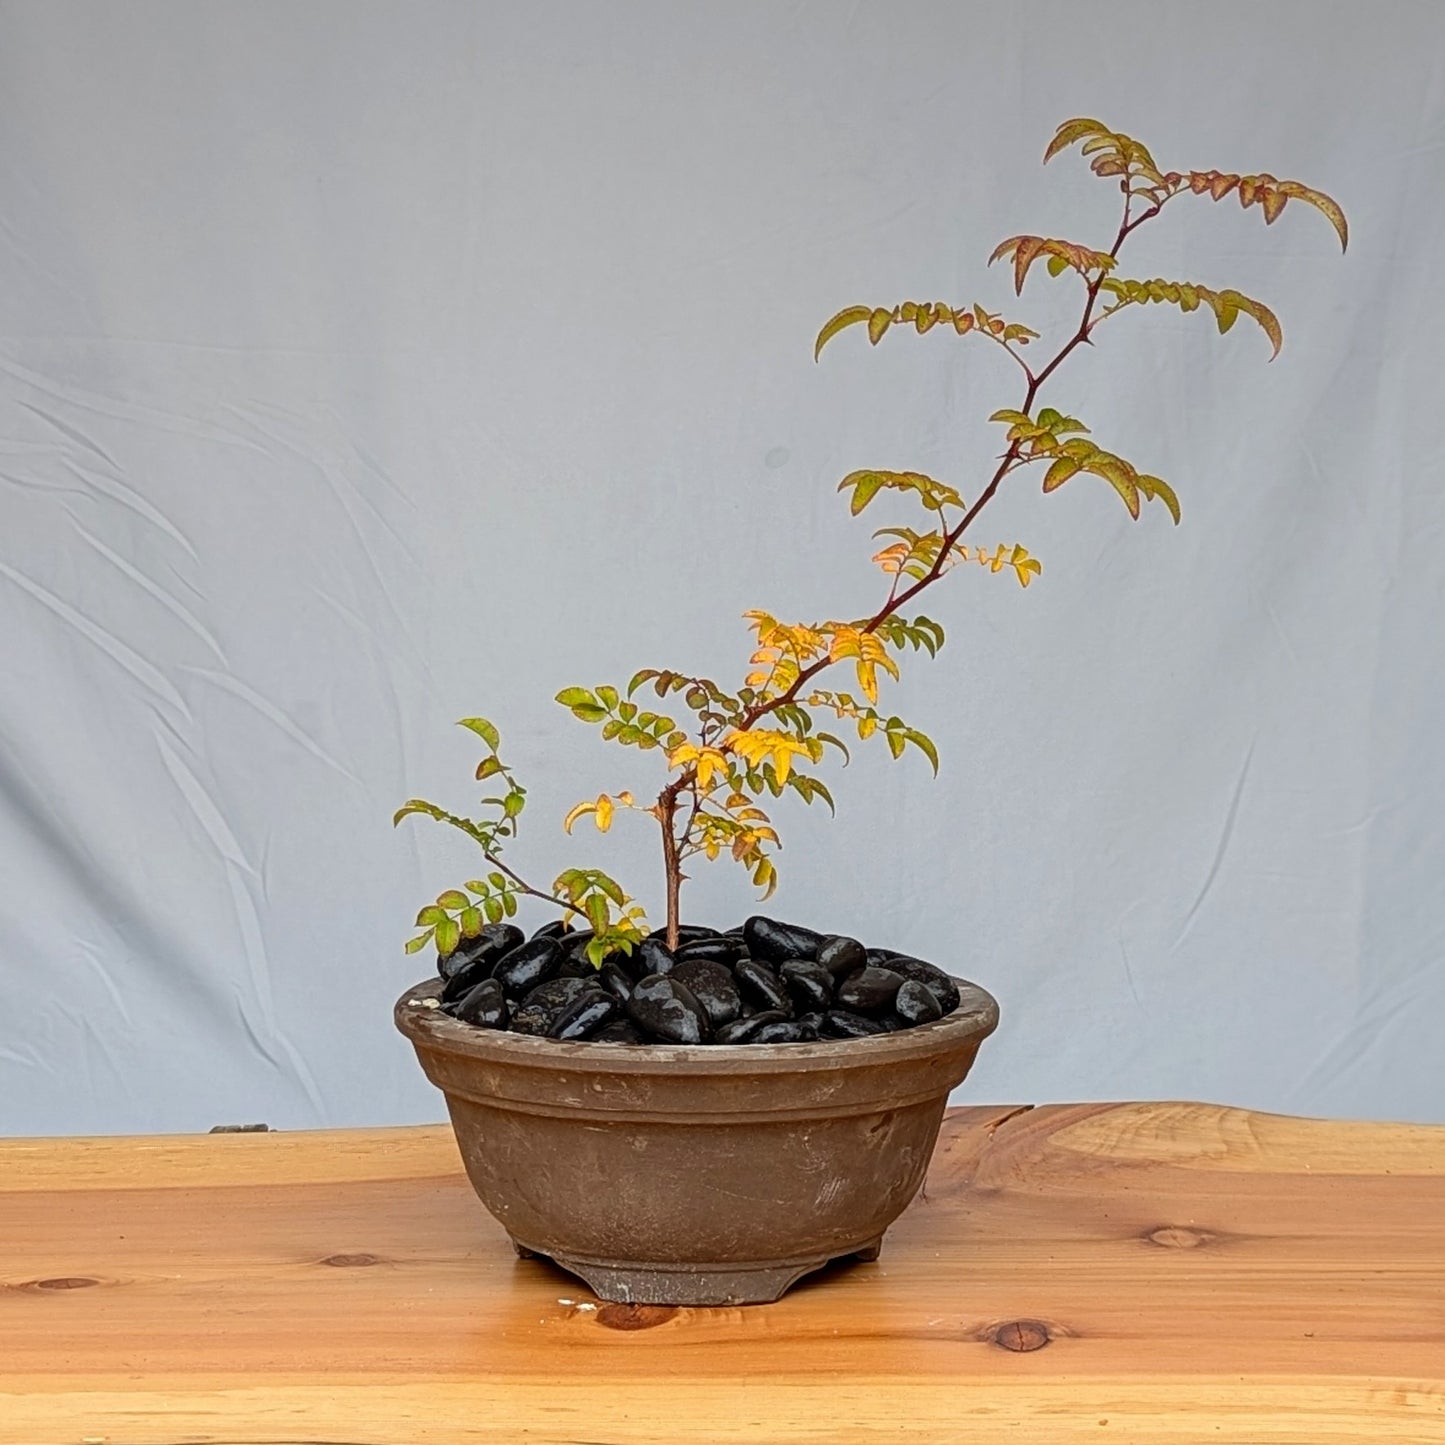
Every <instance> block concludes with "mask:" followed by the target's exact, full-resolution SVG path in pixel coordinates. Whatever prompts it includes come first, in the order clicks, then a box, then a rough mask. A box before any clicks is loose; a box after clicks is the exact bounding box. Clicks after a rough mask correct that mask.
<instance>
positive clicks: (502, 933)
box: [437, 923, 522, 979]
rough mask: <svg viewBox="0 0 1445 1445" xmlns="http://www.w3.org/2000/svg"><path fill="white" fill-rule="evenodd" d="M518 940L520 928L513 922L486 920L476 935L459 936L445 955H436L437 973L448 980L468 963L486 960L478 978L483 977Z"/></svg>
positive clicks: (519, 938)
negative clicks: (459, 939)
mask: <svg viewBox="0 0 1445 1445" xmlns="http://www.w3.org/2000/svg"><path fill="white" fill-rule="evenodd" d="M521 942H522V930H521V929H520V928H517V927H516V926H515V925H514V924H511V923H485V924H483V925H482V931H481V932H480V933H478V934H477V935H476V936H475V937H472V938H464V939H462V941H461V942H460V943H458V944H457V946H456V947H455V948H454V949H453V950H452V951H451V952H450V953H449V954H447V955H446V956H445V957H441V956H438V958H437V973H438V974H440V976H441V977H442V978H443V979H450V978H452V977H453V975H455V974H457V973H458V972H460V971H461V970H462V969H463V968H465V967H466V966H467V965H469V964H473V963H476V962H477V960H479V959H480V960H484V961H485V962H486V964H487V967H486V970H485V972H483V973H481V974H480V975H479V977H480V978H485V977H487V976H488V974H490V972H491V966H492V964H494V963H496V961H497V960H498V959H499V958H500V957H501V956H502V955H503V954H504V953H510V952H511V951H512V949H514V948H515V947H516V946H517V945H518V944H519V943H521Z"/></svg>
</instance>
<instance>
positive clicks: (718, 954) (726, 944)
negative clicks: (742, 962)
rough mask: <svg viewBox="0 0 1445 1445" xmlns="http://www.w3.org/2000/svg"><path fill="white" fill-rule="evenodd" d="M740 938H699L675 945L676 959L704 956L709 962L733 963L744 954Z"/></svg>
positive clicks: (679, 960) (680, 960)
mask: <svg viewBox="0 0 1445 1445" xmlns="http://www.w3.org/2000/svg"><path fill="white" fill-rule="evenodd" d="M744 951H745V950H744V947H743V941H742V939H740V938H722V937H718V938H699V939H695V940H694V941H693V942H692V943H680V944H678V946H677V961H678V962H679V963H681V962H682V961H683V960H684V959H687V958H704V959H707V960H708V961H709V962H711V963H722V964H729V965H730V964H734V963H736V962H737V961H738V959H740V958H741V957H742V956H743V954H744Z"/></svg>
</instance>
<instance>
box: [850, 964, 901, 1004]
mask: <svg viewBox="0 0 1445 1445" xmlns="http://www.w3.org/2000/svg"><path fill="white" fill-rule="evenodd" d="M902 986H903V975H902V974H901V973H894V972H893V970H892V969H891V968H879V967H877V966H876V965H874V964H871V963H870V964H869V965H868V967H867V968H860V969H859V970H858V972H857V973H850V974H849V975H848V977H847V978H845V979H844V980H843V982H842V983H840V984H839V985H838V1002H839V1003H840V1004H841V1005H842V1006H843V1007H844V1008H846V1009H851V1010H852V1011H853V1012H854V1013H860V1014H869V1015H871V1016H875V1017H876V1016H877V1015H878V1014H885V1013H887V1012H888V1010H889V1009H890V1008H892V1007H893V1000H894V998H895V997H897V994H898V990H899V989H900V988H901V987H902Z"/></svg>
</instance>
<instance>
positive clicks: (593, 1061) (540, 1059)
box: [393, 975, 998, 1074]
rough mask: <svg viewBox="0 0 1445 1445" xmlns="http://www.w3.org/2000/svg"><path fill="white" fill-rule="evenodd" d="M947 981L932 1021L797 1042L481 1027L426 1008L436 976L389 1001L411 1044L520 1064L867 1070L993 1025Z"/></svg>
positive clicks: (970, 990) (622, 1069) (975, 1001)
mask: <svg viewBox="0 0 1445 1445" xmlns="http://www.w3.org/2000/svg"><path fill="white" fill-rule="evenodd" d="M950 977H951V975H950ZM953 981H954V983H955V984H957V986H958V992H959V1004H958V1007H957V1008H956V1009H955V1010H954V1011H953V1012H952V1013H950V1014H945V1015H944V1017H943V1018H941V1019H935V1020H934V1021H933V1022H932V1023H927V1024H919V1025H917V1026H916V1027H914V1028H911V1029H901V1030H899V1032H897V1033H893V1034H870V1035H868V1036H866V1037H864V1038H861V1039H827V1040H822V1039H820V1040H819V1041H818V1042H817V1043H804V1044H631V1045H629V1044H607V1043H591V1042H588V1041H585V1040H578V1041H573V1040H570V1039H569V1040H565V1041H564V1040H561V1039H547V1038H539V1037H537V1036H536V1035H535V1034H514V1033H510V1032H508V1031H506V1030H502V1029H481V1028H477V1027H476V1026H475V1025H473V1024H464V1023H461V1022H459V1021H458V1020H456V1019H454V1018H451V1017H450V1016H449V1015H447V1014H444V1013H442V1012H441V1010H440V1009H439V1008H433V1007H429V1006H427V1004H426V1003H425V1000H428V999H435V998H437V996H438V995H439V994H440V993H441V990H442V986H443V985H442V980H441V979H439V978H430V979H427V980H425V981H424V982H422V983H419V984H414V985H413V986H412V987H411V988H409V989H407V990H406V992H405V993H403V994H402V996H401V997H400V998H399V999H398V1000H397V1001H396V1006H395V1008H394V1010H393V1017H394V1018H395V1020H396V1026H397V1028H398V1029H400V1030H401V1032H402V1033H403V1034H405V1035H406V1037H407V1038H408V1039H410V1040H411V1041H412V1043H413V1044H415V1045H416V1046H417V1047H419V1048H420V1047H425V1048H427V1049H429V1050H433V1051H436V1052H440V1053H447V1054H456V1055H460V1056H462V1057H467V1058H490V1059H495V1060H497V1061H498V1062H501V1061H506V1062H508V1063H512V1064H517V1065H523V1066H525V1065H527V1064H535V1065H539V1066H544V1067H548V1068H555V1067H557V1066H558V1065H559V1064H566V1065H567V1066H568V1067H570V1068H574V1069H577V1070H578V1071H579V1072H584V1073H593V1072H596V1073H609V1074H619V1073H631V1074H678V1073H689V1074H735V1073H738V1072H740V1071H741V1072H747V1073H758V1074H764V1073H767V1074H775V1073H796V1072H814V1071H827V1070H833V1071H837V1070H839V1069H842V1068H847V1067H848V1066H849V1065H857V1066H860V1067H866V1068H875V1067H877V1066H878V1065H879V1064H885V1063H903V1062H905V1061H907V1060H911V1059H917V1058H922V1057H927V1056H928V1055H930V1054H937V1053H947V1052H948V1051H949V1050H950V1049H954V1048H958V1047H960V1046H965V1045H970V1044H974V1043H976V1042H982V1040H984V1039H986V1038H987V1037H988V1036H989V1035H990V1034H991V1033H992V1032H993V1031H994V1030H995V1029H996V1028H997V1027H998V1001H997V1000H996V999H995V998H994V997H993V995H992V994H990V993H989V992H988V991H987V990H986V989H983V988H980V987H979V986H978V985H977V984H976V983H970V982H969V981H968V980H967V979H961V978H955V979H954V980H953ZM680 1066H682V1067H680Z"/></svg>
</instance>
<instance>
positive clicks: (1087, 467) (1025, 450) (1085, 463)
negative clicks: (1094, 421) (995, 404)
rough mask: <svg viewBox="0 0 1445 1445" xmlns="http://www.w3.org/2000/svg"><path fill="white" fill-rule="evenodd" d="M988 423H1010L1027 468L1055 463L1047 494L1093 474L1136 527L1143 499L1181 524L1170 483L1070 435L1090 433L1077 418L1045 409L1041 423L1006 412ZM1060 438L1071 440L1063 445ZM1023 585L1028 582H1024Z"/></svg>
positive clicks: (1046, 484)
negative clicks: (1109, 489)
mask: <svg viewBox="0 0 1445 1445" xmlns="http://www.w3.org/2000/svg"><path fill="white" fill-rule="evenodd" d="M989 420H990V421H1001V422H1007V423H1008V427H1009V432H1008V439H1009V441H1010V442H1011V443H1013V444H1014V445H1015V446H1016V448H1017V450H1018V453H1019V455H1020V457H1021V458H1022V459H1023V460H1024V461H1025V462H1031V461H1037V460H1039V459H1041V458H1046V457H1052V458H1053V459H1054V460H1053V464H1052V465H1051V466H1050V467H1049V469H1048V471H1047V472H1045V473H1044V491H1046V492H1052V491H1056V490H1057V489H1058V488H1059V487H1061V486H1063V484H1064V483H1065V482H1067V481H1068V480H1069V478H1070V477H1073V476H1076V475H1077V474H1078V473H1080V472H1089V473H1091V474H1092V475H1094V476H1096V477H1102V478H1103V479H1104V480H1105V481H1106V482H1108V483H1109V485H1110V486H1111V487H1113V488H1114V490H1115V491H1116V492H1117V493H1118V494H1119V496H1120V498H1121V499H1122V501H1123V503H1124V505H1125V506H1126V507H1127V508H1128V509H1129V515H1130V516H1131V517H1133V518H1134V520H1135V521H1136V522H1137V521H1138V520H1139V510H1140V509H1139V499H1140V497H1141V496H1143V497H1147V498H1149V499H1150V500H1151V501H1152V500H1155V499H1158V500H1159V501H1162V502H1163V503H1164V505H1165V507H1167V508H1168V509H1169V514H1170V516H1172V517H1173V518H1174V521H1175V522H1176V523H1177V522H1178V521H1179V498H1178V497H1177V496H1175V494H1174V489H1173V488H1172V487H1171V486H1170V485H1169V484H1168V482H1164V481H1161V480H1160V479H1159V478H1158V477H1155V476H1150V475H1148V474H1147V473H1144V472H1140V471H1138V470H1137V469H1136V468H1135V467H1134V465H1133V464H1132V463H1131V462H1127V461H1125V460H1124V458H1123V457H1120V456H1116V455H1115V454H1114V453H1113V452H1106V451H1105V450H1104V449H1103V448H1102V447H1100V446H1096V445H1095V444H1094V443H1093V442H1091V441H1089V440H1088V439H1087V438H1086V437H1082V436H1074V435H1070V434H1071V433H1075V432H1087V431H1088V427H1086V426H1085V425H1084V424H1083V422H1081V421H1079V420H1078V419H1077V418H1075V417H1066V416H1063V415H1061V414H1060V413H1059V412H1057V411H1055V410H1054V409H1053V408H1052V407H1044V408H1043V410H1042V411H1040V412H1039V414H1038V416H1037V417H1036V418H1035V417H1030V416H1029V414H1028V413H1027V412H1023V411H1012V410H1008V409H1005V410H1002V411H996V412H994V414H993V415H992V416H991V417H989ZM1060 437H1065V438H1066V440H1063V441H1060ZM994 570H995V571H997V570H998V569H997V568H995V569H994ZM1019 580H1020V581H1023V578H1022V576H1020V578H1019ZM1024 585H1025V586H1027V585H1028V584H1027V583H1025V584H1024Z"/></svg>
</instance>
